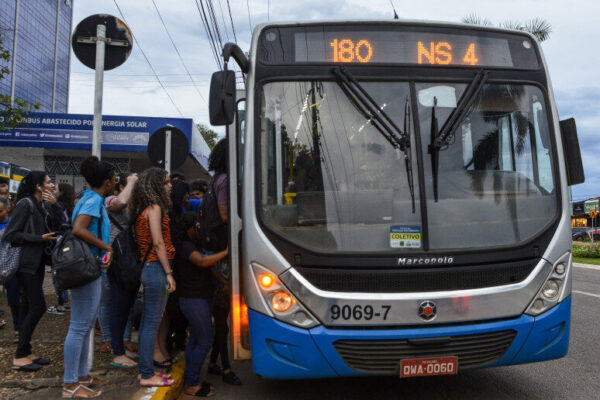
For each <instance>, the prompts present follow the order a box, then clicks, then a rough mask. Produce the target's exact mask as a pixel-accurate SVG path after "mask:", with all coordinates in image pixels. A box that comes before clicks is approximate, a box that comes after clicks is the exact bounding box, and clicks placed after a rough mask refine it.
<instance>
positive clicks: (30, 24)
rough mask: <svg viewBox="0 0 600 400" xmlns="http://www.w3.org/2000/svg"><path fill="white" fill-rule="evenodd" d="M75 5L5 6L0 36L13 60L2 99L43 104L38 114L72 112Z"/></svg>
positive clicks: (0, 1) (63, 0)
mask: <svg viewBox="0 0 600 400" xmlns="http://www.w3.org/2000/svg"><path fill="white" fill-rule="evenodd" d="M72 3H73V2H72V0H0V36H1V38H2V42H3V43H2V45H3V47H4V48H5V49H6V50H8V51H9V52H10V55H11V60H10V62H9V65H4V66H7V67H8V68H9V69H10V73H9V74H7V75H5V76H4V78H3V79H1V80H0V93H2V94H5V95H10V96H11V97H12V98H18V99H22V100H26V101H27V102H30V103H35V102H38V103H39V104H40V109H39V111H45V112H58V113H66V112H67V106H68V102H69V57H70V36H71V29H72V26H71V25H72V20H73V6H72ZM2 66H3V65H2V63H0V67H2Z"/></svg>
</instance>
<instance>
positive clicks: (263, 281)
mask: <svg viewBox="0 0 600 400" xmlns="http://www.w3.org/2000/svg"><path fill="white" fill-rule="evenodd" d="M259 282H260V286H262V287H263V288H265V289H269V288H270V287H271V286H273V282H275V277H274V276H273V275H271V274H263V275H261V276H260V278H259Z"/></svg>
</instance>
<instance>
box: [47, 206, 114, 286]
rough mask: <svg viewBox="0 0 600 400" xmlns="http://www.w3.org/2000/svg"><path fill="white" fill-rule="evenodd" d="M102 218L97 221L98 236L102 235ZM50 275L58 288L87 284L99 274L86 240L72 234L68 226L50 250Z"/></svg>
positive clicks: (96, 261) (98, 266)
mask: <svg viewBox="0 0 600 400" xmlns="http://www.w3.org/2000/svg"><path fill="white" fill-rule="evenodd" d="M102 218H103V217H102V216H101V217H100V220H99V221H98V236H97V237H99V238H101V237H102V235H101V232H102ZM52 275H53V276H54V278H55V280H56V284H57V286H58V288H59V289H60V290H67V289H75V288H78V287H81V286H83V285H87V284H88V283H90V282H93V281H95V280H96V279H98V278H99V277H100V275H101V270H100V262H99V260H98V258H97V257H96V256H95V255H94V253H92V250H91V249H90V246H89V245H88V244H87V243H86V242H84V241H83V240H81V239H79V238H78V237H77V236H75V235H74V234H73V232H72V231H71V228H70V227H69V228H68V229H66V231H65V233H64V234H63V235H62V237H61V238H60V239H59V240H58V242H57V243H56V246H54V249H53V250H52Z"/></svg>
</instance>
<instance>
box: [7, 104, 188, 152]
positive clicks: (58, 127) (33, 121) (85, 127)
mask: <svg viewBox="0 0 600 400" xmlns="http://www.w3.org/2000/svg"><path fill="white" fill-rule="evenodd" d="M1 119H2V117H0V122H1ZM92 121H93V116H92V115H86V114H54V113H29V114H28V115H27V116H26V117H24V118H23V120H22V122H21V125H20V126H19V127H18V128H15V129H7V130H3V131H0V146H12V147H43V148H55V149H91V148H92V125H93V123H92ZM163 126H173V127H176V128H178V129H180V130H181V131H182V132H183V133H184V134H185V135H186V137H187V138H188V140H189V142H190V143H192V140H191V137H192V126H193V121H192V120H191V119H188V118H156V117H132V116H114V115H103V116H102V150H117V151H144V152H145V151H146V149H147V145H148V141H149V140H150V136H151V134H152V132H155V131H156V130H158V129H159V128H162V127H163Z"/></svg>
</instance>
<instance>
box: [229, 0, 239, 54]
mask: <svg viewBox="0 0 600 400" xmlns="http://www.w3.org/2000/svg"><path fill="white" fill-rule="evenodd" d="M227 9H228V10H229V19H230V20H231V30H232V31H233V39H234V40H235V43H236V44H237V36H236V35H235V26H234V25H233V17H232V16H231V6H230V5H229V0H227Z"/></svg>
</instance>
